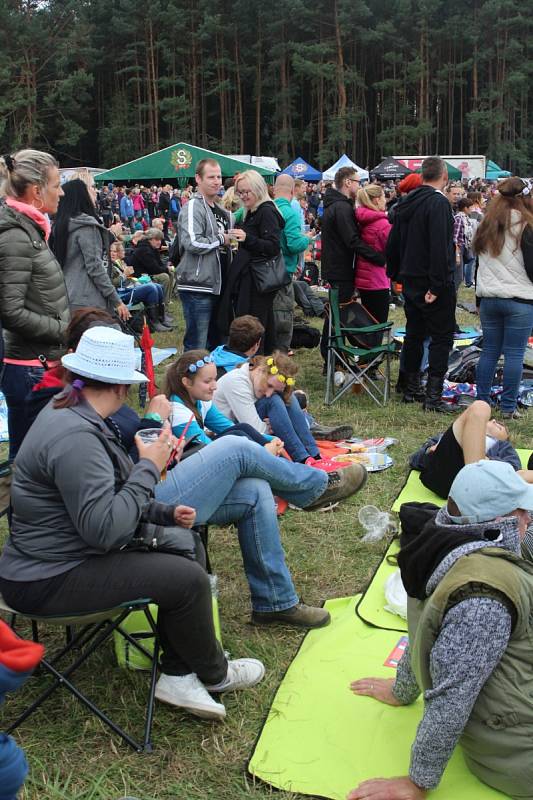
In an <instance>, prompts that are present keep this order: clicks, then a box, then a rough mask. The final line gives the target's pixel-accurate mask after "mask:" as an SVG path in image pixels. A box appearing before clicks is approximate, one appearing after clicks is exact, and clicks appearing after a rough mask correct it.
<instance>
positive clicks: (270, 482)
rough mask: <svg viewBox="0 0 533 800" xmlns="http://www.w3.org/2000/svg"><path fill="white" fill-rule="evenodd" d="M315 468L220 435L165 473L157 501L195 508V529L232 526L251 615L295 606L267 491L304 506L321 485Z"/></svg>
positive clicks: (320, 474)
mask: <svg viewBox="0 0 533 800" xmlns="http://www.w3.org/2000/svg"><path fill="white" fill-rule="evenodd" d="M327 480H328V478H327V474H326V473H325V472H322V471H321V470H318V469H313V468H311V467H306V466H303V465H302V464H293V463H292V462H290V461H287V459H285V458H276V457H275V456H273V455H271V454H270V453H269V452H268V451H267V450H265V449H264V447H260V446H259V445H258V444H255V443H254V442H250V441H248V440H247V439H246V438H244V437H241V436H223V437H222V438H220V439H217V440H216V441H214V442H213V443H212V444H209V445H207V447H204V448H203V449H202V450H200V451H199V452H198V453H195V454H194V455H192V456H189V458H186V459H185V460H184V461H183V462H182V463H181V464H178V466H177V467H175V468H174V469H172V470H170V471H169V472H168V474H167V478H166V480H165V481H162V482H161V483H159V484H158V485H157V486H156V488H155V497H156V499H157V500H159V502H162V503H169V504H170V505H179V504H184V505H188V506H192V507H193V508H195V509H196V521H197V523H198V524H205V523H210V524H211V523H212V524H213V525H229V524H230V523H236V525H237V531H238V535H239V544H240V547H241V551H242V557H243V563H244V570H245V572H246V577H247V579H248V584H249V586H250V594H251V597H252V608H253V609H254V611H283V610H284V609H286V608H292V606H294V605H296V604H297V603H298V595H297V594H296V591H295V589H294V585H293V582H292V578H291V575H290V572H289V570H288V568H287V565H286V563H285V553H284V552H283V547H282V545H281V541H280V535H279V527H278V521H277V516H276V507H275V504H274V498H273V497H272V492H275V493H276V494H277V495H279V496H280V497H283V498H285V500H288V502H289V503H293V504H294V505H297V506H301V507H305V506H307V505H310V503H312V502H313V500H315V499H316V498H317V497H319V496H320V495H321V494H322V493H323V492H324V490H325V488H326V486H327Z"/></svg>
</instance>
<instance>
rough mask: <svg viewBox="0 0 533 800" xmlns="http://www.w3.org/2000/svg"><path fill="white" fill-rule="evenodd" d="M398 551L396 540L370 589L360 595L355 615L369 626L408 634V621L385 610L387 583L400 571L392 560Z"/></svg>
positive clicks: (373, 578) (376, 573) (384, 557)
mask: <svg viewBox="0 0 533 800" xmlns="http://www.w3.org/2000/svg"><path fill="white" fill-rule="evenodd" d="M398 549H399V547H398V540H397V539H395V540H394V541H393V542H392V544H391V545H390V547H389V548H388V550H387V552H386V553H385V555H384V556H383V559H382V561H381V562H380V564H379V566H378V568H377V570H376V571H375V573H374V575H373V576H372V580H371V581H370V584H369V586H368V589H367V590H366V592H364V594H362V595H360V598H359V600H358V601H357V603H356V605H355V613H356V614H357V616H358V617H359V619H361V620H362V621H363V622H366V624H367V625H372V626H374V627H375V628H382V629H383V630H388V631H398V632H399V633H407V620H405V619H402V618H401V617H399V616H398V615H397V614H393V613H392V612H390V611H387V610H386V609H385V603H386V598H385V581H386V580H387V578H388V577H389V575H392V573H393V572H395V571H396V570H397V569H398V565H397V564H396V563H395V562H394V560H393V558H391V557H393V556H394V555H395V554H396V553H397V552H398Z"/></svg>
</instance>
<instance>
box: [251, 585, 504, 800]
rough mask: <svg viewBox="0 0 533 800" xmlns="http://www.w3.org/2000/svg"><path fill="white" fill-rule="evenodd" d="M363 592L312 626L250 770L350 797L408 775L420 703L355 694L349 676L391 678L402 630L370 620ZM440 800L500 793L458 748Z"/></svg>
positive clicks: (473, 799)
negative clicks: (364, 786)
mask: <svg viewBox="0 0 533 800" xmlns="http://www.w3.org/2000/svg"><path fill="white" fill-rule="evenodd" d="M359 599H360V597H359V596H356V597H347V598H339V599H336V600H330V601H328V602H327V603H326V608H327V609H328V610H329V611H330V613H331V616H332V622H331V624H330V625H329V626H328V627H326V628H321V629H319V630H316V631H310V632H309V633H308V634H307V636H306V637H305V639H304V642H303V644H302V646H301V648H300V650H299V651H298V654H297V655H296V658H295V659H294V661H293V662H292V664H291V666H290V667H289V669H288V671H287V673H286V675H285V677H284V679H283V681H282V683H281V686H280V687H279V689H278V691H277V693H276V696H275V698H274V702H273V703H272V707H271V709H270V712H269V714H268V717H267V720H266V722H265V725H264V727H263V730H262V732H261V734H260V736H259V739H258V741H257V743H256V746H255V749H254V753H253V755H252V757H251V759H250V762H249V764H248V770H249V772H250V773H251V774H252V775H254V776H256V777H257V778H259V779H261V780H263V781H265V782H267V783H269V784H271V785H272V786H275V787H277V788H278V789H282V790H284V791H287V792H295V793H296V794H303V795H310V796H312V797H322V798H332V800H344V798H345V797H346V794H347V793H348V791H349V790H350V789H352V788H354V787H355V786H357V785H358V784H359V783H360V782H361V781H363V780H368V779H369V778H375V777H385V778H387V777H393V776H395V775H406V774H407V772H408V769H409V753H410V747H411V743H412V741H413V739H414V736H415V733H416V728H417V724H418V721H419V719H420V716H421V711H422V702H421V701H420V700H419V701H418V702H417V703H415V704H414V705H413V706H405V707H400V708H393V707H391V706H386V705H383V704H381V703H378V702H377V701H376V700H373V699H372V698H368V697H357V696H356V695H354V694H352V693H351V691H350V689H349V684H350V681H352V680H354V679H355V678H363V677H366V676H382V677H392V676H393V675H394V668H392V667H390V666H385V665H384V662H385V661H387V660H388V659H389V657H390V656H391V654H392V653H393V651H394V650H395V648H396V646H397V645H398V643H399V640H400V639H401V638H402V634H401V633H399V632H394V631H386V630H380V629H379V628H372V627H370V626H368V625H365V623H364V622H362V621H361V620H360V619H359V618H358V617H357V615H356V614H355V606H356V604H357V602H358V601H359ZM431 797H432V798H434V799H435V800H463V798H464V799H465V800H466V798H468V800H502V799H503V798H504V797H505V795H503V794H501V793H500V792H496V791H494V790H493V789H490V788H488V787H487V786H485V785H484V784H482V783H480V781H478V780H477V778H475V777H474V775H472V773H471V772H470V771H469V770H468V769H467V767H466V765H465V763H464V759H463V756H462V754H461V751H460V749H459V748H457V750H456V752H455V753H454V755H453V756H452V758H451V760H450V763H449V764H448V767H447V769H446V772H445V773H444V777H443V779H442V781H441V784H440V786H439V788H438V789H436V790H435V791H432V792H431Z"/></svg>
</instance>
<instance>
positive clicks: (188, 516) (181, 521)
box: [174, 506, 196, 528]
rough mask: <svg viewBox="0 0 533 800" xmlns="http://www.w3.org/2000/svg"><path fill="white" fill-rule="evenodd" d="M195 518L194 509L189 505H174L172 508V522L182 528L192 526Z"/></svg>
mask: <svg viewBox="0 0 533 800" xmlns="http://www.w3.org/2000/svg"><path fill="white" fill-rule="evenodd" d="M195 519H196V509H194V508H191V507H190V506H176V508H175V509H174V522H175V523H176V525H180V526H181V527H182V528H192V526H193V525H194V520H195Z"/></svg>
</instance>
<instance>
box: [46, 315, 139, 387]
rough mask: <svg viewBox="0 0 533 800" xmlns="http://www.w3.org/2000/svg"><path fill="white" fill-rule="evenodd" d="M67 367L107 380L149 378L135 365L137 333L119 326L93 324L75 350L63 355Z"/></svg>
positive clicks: (107, 381)
mask: <svg viewBox="0 0 533 800" xmlns="http://www.w3.org/2000/svg"><path fill="white" fill-rule="evenodd" d="M61 363H62V364H63V366H64V367H66V369H68V370H70V371H71V372H75V373H76V374H77V375H82V376H83V377H85V378H92V379H93V380H95V381H102V382H103V383H145V382H146V381H147V380H148V378H147V377H146V376H145V375H143V374H142V372H137V370H136V369H135V350H134V347H133V336H127V335H126V334H125V333H122V331H117V330H115V328H104V327H102V326H98V327H95V328H89V330H87V331H85V333H84V334H83V336H82V337H81V339H80V342H79V344H78V348H77V350H76V352H75V353H68V354H67V355H66V356H63V358H62V359H61Z"/></svg>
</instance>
